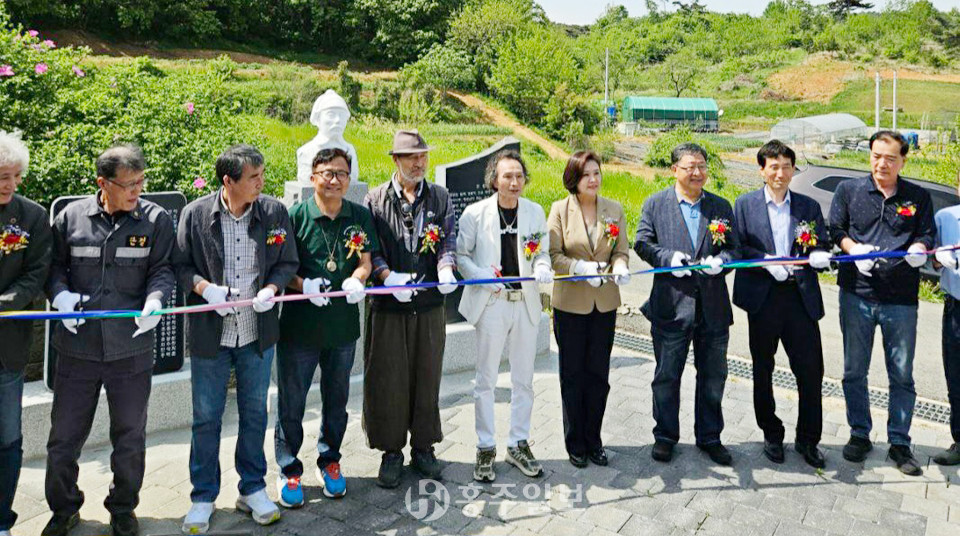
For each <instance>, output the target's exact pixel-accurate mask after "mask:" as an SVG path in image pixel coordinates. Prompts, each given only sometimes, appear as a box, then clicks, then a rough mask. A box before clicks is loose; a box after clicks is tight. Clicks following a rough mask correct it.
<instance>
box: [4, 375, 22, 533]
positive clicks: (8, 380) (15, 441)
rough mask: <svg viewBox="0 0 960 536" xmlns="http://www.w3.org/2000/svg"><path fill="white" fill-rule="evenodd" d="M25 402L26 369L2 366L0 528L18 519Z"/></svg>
mask: <svg viewBox="0 0 960 536" xmlns="http://www.w3.org/2000/svg"><path fill="white" fill-rule="evenodd" d="M22 405H23V373H22V372H13V371H9V370H4V369H3V368H0V531H3V530H10V528H11V527H13V523H14V522H15V521H16V520H17V514H16V513H14V511H13V496H14V494H15V493H16V491H17V481H18V480H19V479H20V466H21V465H22V463H23V436H22V435H21V434H20V413H21V411H20V410H21V408H22Z"/></svg>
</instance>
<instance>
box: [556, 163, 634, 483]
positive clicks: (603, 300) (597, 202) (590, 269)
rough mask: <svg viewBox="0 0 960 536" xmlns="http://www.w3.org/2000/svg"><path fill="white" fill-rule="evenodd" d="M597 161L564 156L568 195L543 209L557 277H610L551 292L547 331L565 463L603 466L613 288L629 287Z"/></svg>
mask: <svg viewBox="0 0 960 536" xmlns="http://www.w3.org/2000/svg"><path fill="white" fill-rule="evenodd" d="M601 182H602V176H601V174H600V159H599V157H597V155H596V154H594V153H592V152H589V151H580V152H577V153H575V154H574V155H573V156H571V157H570V160H569V161H568V162H567V167H566V169H565V170H564V172H563V185H564V186H565V187H566V188H567V190H568V191H569V192H570V195H569V196H568V197H567V198H565V199H562V200H560V201H557V202H556V203H554V204H553V206H552V207H551V208H550V216H549V218H548V219H547V227H548V228H549V229H550V259H551V260H552V262H553V269H554V270H555V271H556V273H557V274H559V275H565V274H572V275H599V274H612V275H613V277H609V276H607V277H596V278H590V279H587V280H585V281H569V282H563V281H558V282H557V283H555V284H554V285H553V299H552V302H553V332H554V336H555V337H556V339H557V346H558V347H559V350H560V396H561V398H562V401H563V431H564V440H565V442H566V447H567V454H568V455H569V456H570V463H572V464H573V465H575V466H577V467H585V466H586V465H587V462H588V460H589V461H592V462H593V463H595V464H597V465H607V455H606V452H605V451H604V450H603V443H602V442H601V440H600V426H601V424H602V422H603V413H604V410H605V409H606V405H607V394H608V393H609V392H610V383H609V381H608V380H609V376H610V352H611V351H612V350H613V332H614V329H615V327H616V321H617V307H619V306H620V290H619V289H618V288H617V287H618V286H620V285H626V284H627V283H628V282H629V281H630V270H629V268H628V264H627V263H628V259H629V257H628V253H627V252H628V251H629V244H628V243H627V238H626V231H627V229H626V225H627V222H626V217H625V216H624V213H623V207H621V206H620V204H619V203H617V202H616V201H613V200H610V199H606V198H604V197H600V195H599V190H600V184H601Z"/></svg>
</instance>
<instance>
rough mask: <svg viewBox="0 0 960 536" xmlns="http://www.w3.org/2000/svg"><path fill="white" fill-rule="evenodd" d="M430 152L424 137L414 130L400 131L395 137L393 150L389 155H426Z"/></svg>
mask: <svg viewBox="0 0 960 536" xmlns="http://www.w3.org/2000/svg"><path fill="white" fill-rule="evenodd" d="M429 150H430V146H429V145H427V142H426V141H425V140H424V139H423V136H421V135H420V133H419V132H417V130H416V129H413V130H398V131H397V133H396V134H394V135H393V149H392V150H391V151H390V152H389V153H387V154H391V155H404V154H416V153H425V152H427V151H429Z"/></svg>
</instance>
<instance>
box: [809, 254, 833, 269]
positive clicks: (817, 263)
mask: <svg viewBox="0 0 960 536" xmlns="http://www.w3.org/2000/svg"><path fill="white" fill-rule="evenodd" d="M832 258H833V255H831V254H830V253H829V252H826V251H824V250H822V249H815V250H813V251H811V252H810V267H811V268H813V269H816V270H825V269H827V268H830V259H832Z"/></svg>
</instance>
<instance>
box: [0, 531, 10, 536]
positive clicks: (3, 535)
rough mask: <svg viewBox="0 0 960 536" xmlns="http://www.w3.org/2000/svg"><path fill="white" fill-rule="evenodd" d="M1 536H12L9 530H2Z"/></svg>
mask: <svg viewBox="0 0 960 536" xmlns="http://www.w3.org/2000/svg"><path fill="white" fill-rule="evenodd" d="M0 536H11V535H10V531H9V530H0Z"/></svg>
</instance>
